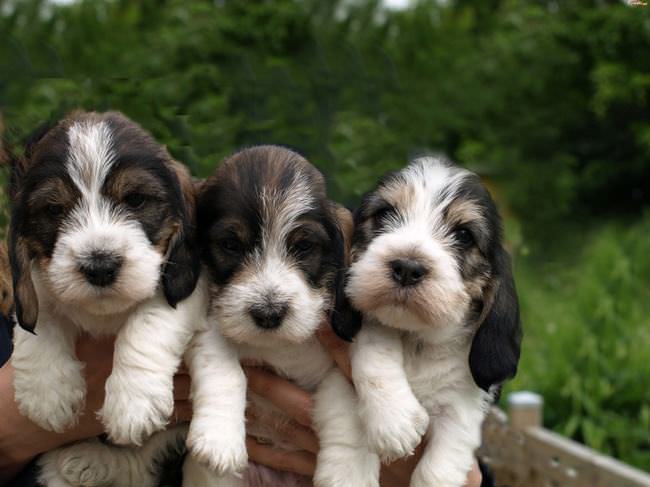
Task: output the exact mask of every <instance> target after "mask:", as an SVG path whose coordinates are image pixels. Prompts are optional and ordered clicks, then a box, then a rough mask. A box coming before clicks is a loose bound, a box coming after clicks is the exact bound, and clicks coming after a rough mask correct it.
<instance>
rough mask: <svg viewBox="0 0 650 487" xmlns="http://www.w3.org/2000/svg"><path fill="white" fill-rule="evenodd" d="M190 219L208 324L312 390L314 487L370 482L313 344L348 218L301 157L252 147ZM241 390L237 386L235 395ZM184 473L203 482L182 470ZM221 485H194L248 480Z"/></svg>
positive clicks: (270, 438) (337, 275)
mask: <svg viewBox="0 0 650 487" xmlns="http://www.w3.org/2000/svg"><path fill="white" fill-rule="evenodd" d="M197 215H198V216H197V222H198V227H197V228H198V236H199V243H200V247H201V249H202V255H203V260H204V262H205V265H206V267H207V269H208V270H209V276H210V278H211V282H210V284H211V292H210V294H211V309H210V319H211V322H212V323H214V324H215V325H216V326H217V327H218V330H219V331H220V333H221V334H222V335H223V336H225V337H226V338H227V339H228V340H229V341H230V342H231V343H232V344H234V346H235V347H236V348H237V350H238V352H239V357H240V358H241V359H247V360H255V361H258V362H260V363H264V364H266V365H267V366H269V367H271V368H272V369H273V370H274V371H275V372H276V373H277V374H279V375H281V376H283V377H286V378H288V379H290V380H292V381H294V382H295V383H296V384H298V385H299V386H300V387H302V388H304V389H306V390H308V391H313V392H315V393H316V395H315V410H314V423H315V427H316V430H317V433H318V435H319V439H320V447H321V450H320V454H319V456H318V466H317V471H316V475H315V478H314V484H315V485H317V486H331V487H334V486H336V487H342V486H350V487H353V486H354V487H363V486H366V485H373V484H375V483H376V478H377V475H378V473H377V470H378V467H379V461H378V457H377V456H376V455H374V454H370V453H369V452H368V451H367V448H366V447H365V441H364V438H363V433H362V426H361V423H360V421H359V418H358V417H357V416H356V415H354V414H350V410H349V409H346V408H347V405H348V404H350V403H354V402H355V397H354V392H353V390H352V387H351V385H350V384H349V383H348V381H347V380H346V379H345V378H344V377H343V375H342V374H341V373H340V371H339V370H338V369H337V368H336V367H335V365H334V362H333V360H332V359H331V358H330V356H329V355H328V353H327V352H326V350H325V349H324V348H323V347H322V346H321V344H320V342H319V341H318V339H317V338H316V331H317V329H318V327H319V326H320V325H321V324H322V323H323V322H324V321H325V320H326V319H327V317H328V315H330V314H331V312H332V310H333V308H334V307H335V305H336V303H335V295H336V292H335V291H336V287H337V286H341V285H342V277H343V273H342V272H341V270H342V268H343V265H344V260H345V250H346V249H345V234H344V233H345V232H344V230H343V228H344V227H345V224H346V218H347V223H348V228H351V221H349V220H350V215H349V213H347V212H346V210H344V209H342V208H340V207H338V206H337V205H335V204H334V203H332V202H331V201H329V200H328V199H327V195H326V189H325V181H324V178H323V176H322V175H321V173H320V172H318V170H317V169H316V168H315V167H313V166H312V165H311V164H310V163H309V162H308V161H307V160H305V159H304V158H303V157H301V156H300V155H298V154H296V153H295V152H292V151H290V150H288V149H285V148H282V147H276V146H259V147H253V148H249V149H246V150H242V151H240V152H238V153H236V154H234V155H233V156H231V157H230V158H228V159H227V160H226V161H225V162H224V163H223V164H222V165H221V166H220V167H219V168H218V169H217V171H216V172H215V173H214V175H213V176H212V177H210V178H209V179H208V180H207V182H206V183H205V185H204V187H203V190H202V191H201V193H200V196H199V198H198V202H197ZM340 296H342V293H340ZM244 389H245V383H242V384H241V389H240V391H239V393H241V394H244V393H245V390H244ZM236 393H237V391H235V390H231V394H236ZM248 399H249V407H250V409H251V410H252V413H253V416H255V417H258V418H262V417H266V418H268V419H267V421H262V423H266V424H268V423H269V422H271V423H277V424H282V423H284V422H287V421H289V418H288V417H287V416H286V414H285V413H284V412H283V411H280V410H279V409H277V408H276V407H274V406H273V405H272V404H271V403H269V402H267V401H265V400H263V399H262V398H261V397H258V396H256V395H254V394H251V395H250V396H249V398H248ZM241 414H242V417H243V414H244V411H243V409H242V411H241ZM248 433H249V434H252V435H254V436H256V437H257V438H259V439H261V440H263V441H264V442H266V443H271V444H274V445H275V446H276V447H278V448H289V445H286V444H284V443H283V442H282V440H281V438H280V437H279V436H278V435H277V434H276V433H275V430H273V429H271V428H269V429H266V428H263V427H257V426H256V425H255V424H252V425H250V428H249V431H248ZM354 433H356V434H354ZM373 458H374V460H375V461H374V462H373V461H372V459H373ZM184 473H185V477H186V478H187V477H188V476H191V477H192V478H195V479H200V478H201V472H200V471H199V470H198V469H196V468H192V466H191V465H190V466H188V464H187V463H186V466H185V471H184ZM249 478H250V475H249ZM220 480H221V483H220V482H218V481H217V482H215V481H212V483H211V482H210V481H209V480H207V481H204V482H201V481H199V480H197V481H195V482H193V485H247V480H246V478H244V479H237V478H234V477H230V478H222V479H220ZM270 481H271V482H273V480H270ZM265 485H268V484H265Z"/></svg>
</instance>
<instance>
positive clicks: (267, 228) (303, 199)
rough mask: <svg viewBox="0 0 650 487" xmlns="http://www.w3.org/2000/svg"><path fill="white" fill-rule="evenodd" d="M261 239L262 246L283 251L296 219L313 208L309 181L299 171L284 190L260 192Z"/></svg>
mask: <svg viewBox="0 0 650 487" xmlns="http://www.w3.org/2000/svg"><path fill="white" fill-rule="evenodd" d="M261 199H262V212H263V213H262V218H263V223H262V224H263V229H262V239H263V243H264V247H265V248H266V249H267V252H268V250H271V249H270V248H269V247H275V248H276V250H278V251H280V254H282V253H283V249H285V248H286V245H285V243H286V240H287V237H288V235H289V233H290V232H291V231H292V230H293V229H294V228H295V226H296V220H297V219H298V217H299V216H300V215H302V214H304V213H305V212H307V211H310V210H312V209H313V208H314V198H313V196H312V195H311V191H310V187H309V181H308V179H307V177H306V176H305V175H303V174H302V173H301V172H296V175H295V176H294V179H293V181H292V182H291V184H290V185H289V186H288V188H287V189H286V190H284V191H279V190H274V189H267V188H265V189H264V191H263V192H262V198H261Z"/></svg>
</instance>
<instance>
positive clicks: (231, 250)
mask: <svg viewBox="0 0 650 487" xmlns="http://www.w3.org/2000/svg"><path fill="white" fill-rule="evenodd" d="M219 247H221V250H223V251H224V252H226V253H228V254H232V255H236V254H240V253H241V251H242V248H243V246H242V243H241V242H240V241H239V240H238V239H236V238H234V237H227V238H223V239H221V240H219Z"/></svg>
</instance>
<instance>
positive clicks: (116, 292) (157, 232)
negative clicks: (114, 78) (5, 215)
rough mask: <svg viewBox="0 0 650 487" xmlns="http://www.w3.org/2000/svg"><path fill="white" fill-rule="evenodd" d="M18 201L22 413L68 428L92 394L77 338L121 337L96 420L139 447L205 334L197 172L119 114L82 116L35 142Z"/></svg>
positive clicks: (167, 410)
mask: <svg viewBox="0 0 650 487" xmlns="http://www.w3.org/2000/svg"><path fill="white" fill-rule="evenodd" d="M11 194H12V203H13V208H12V216H11V227H10V244H9V254H10V259H11V267H12V272H13V281H14V293H15V307H16V318H17V321H18V324H19V325H20V326H21V328H20V329H16V332H15V337H14V340H15V348H14V353H13V356H12V363H13V367H14V374H15V375H14V386H15V395H16V402H17V404H18V407H19V409H20V411H21V412H22V413H23V414H25V415H26V416H28V417H29V418H30V419H32V420H33V421H34V422H36V423H37V424H39V425H40V426H42V427H43V428H45V429H48V430H53V431H62V430H64V429H65V428H66V427H68V426H70V425H72V424H73V423H74V422H75V421H76V420H77V416H78V414H79V413H80V411H82V410H83V405H84V399H85V393H86V386H85V381H84V378H83V373H82V372H83V364H82V363H80V362H79V360H78V359H77V358H76V356H75V350H74V349H75V341H76V338H77V336H78V335H79V334H80V333H82V332H86V333H89V334H91V335H93V336H99V335H116V341H115V350H114V364H113V370H112V373H111V376H110V377H109V379H108V380H107V382H106V396H105V401H104V405H103V407H102V409H101V411H100V412H99V414H100V416H101V419H102V420H103V422H104V425H105V427H106V431H107V432H108V433H109V437H110V438H111V439H112V440H113V441H115V442H117V443H130V444H136V445H139V444H141V442H142V441H143V440H144V439H145V438H146V437H147V436H149V435H150V434H151V433H153V432H154V431H156V430H159V429H161V428H163V427H164V426H165V424H166V423H167V420H168V418H169V415H170V414H171V412H172V409H173V406H174V402H173V390H172V389H173V387H172V378H173V375H174V372H175V371H176V369H177V368H178V366H179V363H180V360H181V358H182V356H183V353H184V351H185V349H186V348H187V346H188V344H189V342H190V340H191V339H192V337H193V336H194V334H195V333H196V332H197V331H199V330H202V329H204V328H205V326H206V320H205V309H206V307H207V292H206V290H205V289H204V287H205V286H204V285H199V286H197V280H198V279H199V273H200V259H199V255H198V251H197V249H196V245H195V240H194V235H193V233H194V193H193V189H192V184H191V180H190V177H189V173H188V172H187V170H186V169H185V168H184V167H183V166H182V165H180V164H179V163H177V162H176V161H174V160H173V159H172V158H171V157H170V155H169V153H168V152H167V151H166V150H165V148H164V147H163V146H161V145H160V144H158V143H157V142H156V141H155V140H154V139H153V138H152V137H151V136H150V135H149V134H148V133H147V132H145V131H144V130H143V129H142V128H141V127H140V126H139V125H137V124H136V123H134V122H133V121H131V120H129V119H127V118H126V117H124V116H123V115H121V114H119V113H114V112H109V113H103V114H101V113H84V112H75V113H73V114H71V115H69V116H68V117H66V118H64V119H63V120H61V121H59V122H58V123H57V124H55V125H54V126H53V127H49V128H47V129H45V130H42V131H40V133H39V134H37V136H35V137H34V138H33V140H31V141H30V142H29V143H28V144H27V146H26V149H25V153H24V156H23V157H22V158H18V159H16V160H15V162H14V164H13V173H12V188H11ZM242 442H243V439H242Z"/></svg>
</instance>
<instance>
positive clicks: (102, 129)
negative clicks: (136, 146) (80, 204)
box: [67, 121, 115, 194]
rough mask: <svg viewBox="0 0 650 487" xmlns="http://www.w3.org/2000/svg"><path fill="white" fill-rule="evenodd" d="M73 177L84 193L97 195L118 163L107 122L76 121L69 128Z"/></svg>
mask: <svg viewBox="0 0 650 487" xmlns="http://www.w3.org/2000/svg"><path fill="white" fill-rule="evenodd" d="M68 141H69V144H70V150H69V156H68V160H67V165H68V170H69V173H70V177H71V178H72V180H73V181H74V183H75V184H76V185H77V187H78V188H79V189H80V190H81V191H82V192H83V193H91V194H97V193H98V192H99V191H100V189H101V187H102V184H103V183H104V180H105V179H106V176H107V175H108V172H109V170H110V168H111V166H112V165H113V162H114V160H115V154H114V152H113V136H112V133H111V129H110V127H109V126H108V124H107V123H106V122H103V121H101V122H93V121H83V122H76V123H74V124H73V125H72V126H71V127H70V128H69V129H68Z"/></svg>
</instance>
